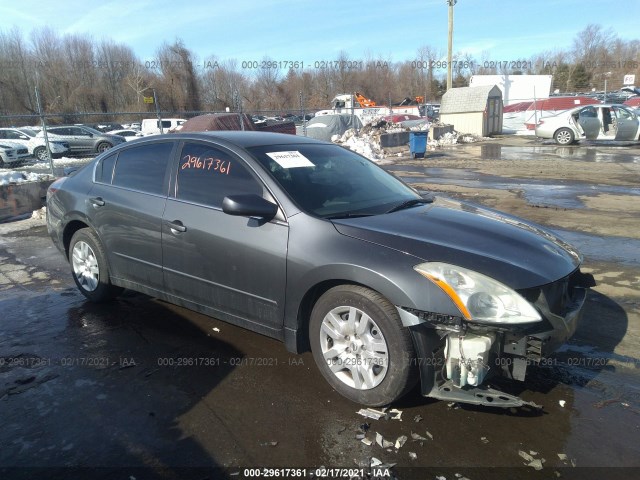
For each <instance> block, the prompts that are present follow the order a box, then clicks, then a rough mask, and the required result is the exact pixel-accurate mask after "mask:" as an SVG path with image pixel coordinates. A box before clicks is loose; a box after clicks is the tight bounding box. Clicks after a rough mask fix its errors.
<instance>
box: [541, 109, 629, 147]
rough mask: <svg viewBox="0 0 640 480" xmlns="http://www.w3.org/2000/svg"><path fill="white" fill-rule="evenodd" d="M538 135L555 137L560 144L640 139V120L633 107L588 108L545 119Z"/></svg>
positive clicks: (542, 120)
mask: <svg viewBox="0 0 640 480" xmlns="http://www.w3.org/2000/svg"><path fill="white" fill-rule="evenodd" d="M536 136H537V137H540V138H553V139H554V140H555V142H556V143H557V144H559V145H570V144H572V143H574V142H576V141H578V140H581V139H585V138H586V139H588V140H640V121H639V120H638V116H637V114H636V113H634V112H633V111H632V110H631V109H630V108H627V107H624V106H622V105H607V104H602V105H586V106H581V107H576V108H573V109H571V110H567V111H566V112H562V113H558V114H557V115H553V116H549V117H544V118H541V119H540V120H539V121H538V124H537V125H536Z"/></svg>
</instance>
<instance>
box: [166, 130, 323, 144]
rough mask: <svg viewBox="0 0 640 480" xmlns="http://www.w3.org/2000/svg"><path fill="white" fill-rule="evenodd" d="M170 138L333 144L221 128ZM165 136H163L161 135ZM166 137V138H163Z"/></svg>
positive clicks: (173, 135)
mask: <svg viewBox="0 0 640 480" xmlns="http://www.w3.org/2000/svg"><path fill="white" fill-rule="evenodd" d="M168 135H170V138H177V139H201V140H224V141H226V142H229V143H232V144H234V145H236V146H238V147H241V148H247V147H257V146H262V145H299V144H304V143H307V144H322V145H334V144H331V143H328V142H322V141H320V140H316V139H313V138H308V137H302V136H298V135H291V134H288V133H273V132H249V131H242V130H223V131H215V132H185V133H179V132H178V133H171V134H168ZM162 138H165V137H162ZM165 139H166V138H165Z"/></svg>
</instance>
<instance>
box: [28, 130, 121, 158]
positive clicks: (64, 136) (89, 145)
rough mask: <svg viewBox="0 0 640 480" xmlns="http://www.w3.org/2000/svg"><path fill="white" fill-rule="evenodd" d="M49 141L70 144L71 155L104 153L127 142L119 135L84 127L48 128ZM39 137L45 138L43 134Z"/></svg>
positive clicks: (40, 133)
mask: <svg viewBox="0 0 640 480" xmlns="http://www.w3.org/2000/svg"><path fill="white" fill-rule="evenodd" d="M47 135H48V136H49V140H53V141H63V142H65V143H68V144H69V150H70V153H102V152H104V151H105V150H108V149H109V148H111V147H115V146H116V145H120V144H121V143H124V142H126V141H127V139H126V138H124V137H121V136H119V135H110V134H108V133H102V132H100V131H98V130H95V129H93V128H91V127H86V126H84V125H69V126H56V127H49V128H47ZM38 137H40V138H42V137H44V133H43V132H39V133H38Z"/></svg>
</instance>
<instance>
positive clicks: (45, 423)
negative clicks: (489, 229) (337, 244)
mask: <svg viewBox="0 0 640 480" xmlns="http://www.w3.org/2000/svg"><path fill="white" fill-rule="evenodd" d="M499 146H500V145H499ZM500 147H501V148H500V149H499V155H500V159H496V158H493V159H492V158H488V157H487V158H481V157H482V146H479V145H477V146H475V145H474V146H470V147H464V148H459V149H455V148H454V149H451V150H447V151H443V152H437V153H439V154H440V153H441V157H436V158H440V160H435V159H425V160H424V161H423V163H424V164H423V165H416V164H415V161H409V160H407V159H399V160H398V161H395V162H394V165H391V166H389V167H388V168H389V169H390V170H393V171H395V172H410V173H411V176H410V178H408V179H409V180H411V181H412V182H414V183H416V184H421V183H425V182H426V183H429V184H438V182H440V185H442V186H443V188H448V187H447V185H449V184H448V183H446V182H452V185H453V184H456V185H459V184H462V182H481V189H482V190H483V191H484V190H500V189H501V188H502V187H501V186H500V185H505V187H504V188H505V189H506V190H507V191H506V192H504V193H505V194H508V193H510V190H512V189H514V188H516V189H517V190H520V189H525V190H526V189H527V188H528V189H529V192H535V188H536V187H537V186H539V185H547V184H548V185H547V186H548V187H550V186H553V185H558V184H561V183H562V184H563V185H564V186H566V187H567V188H568V189H569V190H567V191H570V192H571V193H570V194H566V195H564V196H554V194H553V189H551V188H549V190H548V191H549V192H551V193H550V194H549V196H548V197H547V196H545V195H544V188H547V187H544V188H543V187H539V191H540V192H542V193H540V195H539V198H538V197H536V196H535V195H534V196H531V195H532V194H530V195H529V196H527V195H526V194H524V196H523V197H519V198H518V199H516V200H518V201H524V202H526V203H529V204H532V203H535V204H538V203H539V202H542V201H549V202H552V203H553V202H556V205H555V206H556V207H560V206H559V205H557V201H558V200H557V199H558V198H564V199H565V200H564V201H566V202H568V203H564V204H563V205H562V206H561V208H558V209H555V208H548V209H535V210H534V209H531V212H535V213H536V214H537V215H542V214H544V215H547V216H548V222H546V221H544V220H545V218H547V217H540V218H537V219H536V220H537V221H540V222H541V223H548V224H549V225H552V226H555V227H556V228H557V229H558V230H561V232H560V233H561V234H563V235H564V236H566V237H567V238H568V239H569V240H570V241H572V242H574V243H575V244H577V245H578V246H579V247H580V248H581V249H582V250H583V253H584V254H585V257H586V258H585V266H586V268H587V269H588V270H589V271H591V272H592V273H593V274H594V275H595V277H596V279H597V280H598V283H599V285H598V287H596V288H595V289H593V290H592V291H591V292H590V294H589V297H588V300H587V302H588V304H587V307H586V309H585V315H584V318H583V321H582V323H581V325H580V327H579V329H578V331H577V333H576V336H575V337H574V338H573V339H572V341H571V342H570V343H569V344H568V345H566V346H565V347H564V348H563V349H562V350H561V351H560V352H559V353H558V354H557V355H556V356H555V357H554V358H553V359H552V360H550V361H549V362H546V363H545V364H543V365H541V366H539V367H536V368H533V369H532V370H531V372H530V373H528V378H527V382H525V383H519V382H504V383H501V384H499V385H498V387H499V388H502V389H504V390H505V391H508V392H509V393H513V394H516V395H521V396H522V397H523V398H524V399H525V400H528V401H533V402H535V403H538V404H542V405H543V406H544V410H543V411H542V412H537V411H530V410H526V409H508V410H502V409H491V408H484V407H473V406H459V405H456V404H448V403H445V402H439V401H434V400H427V399H424V398H422V397H421V396H420V395H419V392H418V390H417V389H414V391H413V392H411V393H410V394H409V395H408V396H407V397H406V398H404V399H402V400H401V401H400V402H398V403H397V404H395V405H393V406H392V407H393V408H397V409H399V410H401V411H402V416H401V420H393V419H380V420H371V419H366V418H364V417H362V416H360V415H358V414H357V413H356V412H357V411H358V410H359V409H360V406H358V405H356V404H354V403H352V402H350V401H348V400H346V399H344V398H343V397H341V396H339V395H338V394H337V393H335V392H334V391H333V390H332V389H331V388H330V387H329V386H328V385H327V383H326V382H325V381H324V380H323V379H322V377H321V376H320V373H319V372H318V371H317V369H316V367H315V365H314V363H313V359H312V357H311V355H310V354H309V353H305V354H303V355H293V354H289V353H287V352H286V350H285V348H284V346H283V345H282V344H280V343H279V342H277V341H275V340H271V339H269V338H266V337H263V336H260V335H258V334H255V333H251V332H248V331H246V330H242V329H240V328H237V327H234V326H231V325H228V324H225V323H223V322H221V321H218V320H215V319H212V318H209V317H205V316H203V315H199V314H196V313H193V312H190V311H188V310H185V309H183V308H179V307H176V306H173V305H170V304H167V303H164V302H161V301H158V300H155V299H152V298H149V297H146V296H144V295H139V294H134V293H126V294H125V295H123V296H122V297H120V298H119V299H118V300H117V301H114V302H112V303H109V304H103V305H94V304H90V303H88V302H86V301H85V300H84V297H82V296H81V295H80V294H79V293H78V292H77V290H76V289H75V286H74V284H73V281H72V280H71V276H70V274H69V267H68V265H67V264H66V263H65V261H64V259H63V257H62V256H61V255H60V254H59V252H58V251H57V250H55V249H54V248H53V246H52V245H51V243H50V240H49V239H48V237H47V233H46V228H45V227H44V226H43V224H42V222H41V221H40V222H38V221H33V220H31V221H28V222H22V223H23V224H24V225H23V226H24V227H32V228H28V229H27V228H25V229H21V230H19V229H18V228H23V227H21V226H19V225H18V224H20V223H21V222H16V225H15V226H10V225H0V427H1V428H0V445H2V449H0V478H3V479H4V478H123V479H130V478H136V479H146V478H167V479H173V478H176V479H181V478H198V479H204V478H225V477H226V478H256V477H264V476H268V475H267V474H269V473H272V474H273V473H279V474H278V475H272V476H275V477H284V476H285V475H284V474H283V472H273V471H260V472H256V471H250V470H245V467H246V468H250V467H255V468H272V467H280V468H309V470H307V471H306V472H305V473H306V476H307V477H310V476H311V474H312V473H314V474H317V475H315V476H316V477H319V478H327V477H332V478H348V475H346V474H348V473H362V472H360V471H356V472H354V471H351V472H349V471H342V472H335V471H334V472H327V471H326V470H324V471H323V470H318V471H317V472H316V471H315V468H316V467H347V468H351V469H356V468H358V467H357V465H358V464H359V463H362V462H366V461H368V459H370V458H371V457H375V458H377V459H379V460H380V461H381V462H383V463H385V464H396V465H395V467H394V468H392V469H391V474H392V475H391V476H395V477H397V478H401V479H402V478H423V479H434V478H439V477H444V478H446V479H450V480H451V479H456V478H462V477H466V478H468V479H470V480H476V479H484V478H545V479H549V478H607V479H608V478H629V479H636V478H639V477H638V475H639V474H640V455H638V452H639V451H640V447H639V446H638V445H639V444H640V442H639V441H640V376H639V375H640V354H639V353H638V352H640V348H639V347H640V296H639V294H638V291H639V290H640V288H639V287H640V268H639V263H640V259H639V258H638V257H639V252H640V248H638V245H639V242H640V240H638V239H637V238H635V237H633V236H632V235H631V234H630V235H629V236H606V235H604V236H603V235H594V234H592V233H589V231H586V230H579V229H562V228H558V227H557V224H558V223H559V222H558V220H557V219H556V217H562V216H566V215H567V212H569V211H573V210H581V211H583V213H584V214H587V215H588V214H591V209H592V208H593V205H592V204H590V203H586V204H585V203H584V202H583V201H582V200H581V199H582V198H583V197H584V196H588V195H590V191H589V184H590V183H591V184H592V185H594V186H597V187H599V188H605V187H606V188H607V189H609V188H619V190H616V191H615V192H614V191H607V192H606V193H608V194H615V195H623V196H624V198H627V197H633V198H635V196H637V195H638V190H637V189H638V185H639V184H638V183H635V184H634V182H635V181H636V180H635V178H636V177H634V176H633V175H637V174H638V172H639V170H638V169H640V164H638V162H635V161H628V159H629V157H630V156H631V157H632V156H633V155H632V154H631V153H630V152H633V151H634V150H633V149H632V148H629V149H624V148H622V149H619V150H620V156H621V163H623V164H625V165H626V166H631V167H632V168H635V169H636V170H632V171H631V173H630V175H631V176H629V177H628V178H629V181H628V183H627V184H624V182H622V181H620V179H618V178H613V177H614V176H615V175H617V173H616V172H615V171H614V173H615V175H614V174H612V178H613V179H612V180H611V181H607V175H608V174H607V171H606V170H605V171H603V172H601V176H602V183H600V184H597V183H596V182H592V181H577V182H572V181H571V180H568V179H564V178H558V179H556V180H557V181H552V180H549V179H548V178H545V179H541V180H540V181H536V180H534V179H532V178H531V177H529V178H524V180H525V181H521V180H518V179H517V178H516V177H514V176H513V175H510V176H508V177H507V176H501V170H503V169H502V167H501V164H496V165H494V166H493V167H491V168H492V169H493V170H494V172H493V173H487V172H480V173H478V172H479V170H480V169H481V168H489V167H488V166H487V165H488V164H491V162H492V160H502V161H508V162H510V163H513V162H517V161H518V160H517V158H521V157H517V155H516V156H514V157H513V158H511V157H509V155H511V153H512V152H511V153H509V151H510V150H509V149H510V148H520V149H522V150H523V151H526V148H527V145H524V146H520V147H518V146H511V147H510V146H500ZM491 148H492V149H493V152H494V153H492V155H494V156H495V155H496V153H495V151H497V150H496V149H495V148H494V147H493V146H491ZM529 148H547V147H546V146H544V145H543V146H537V145H534V146H529ZM548 148H549V149H554V148H556V147H553V146H549V147H548ZM588 148H590V147H587V148H586V149H587V150H588ZM476 150H477V152H476ZM485 151H487V149H485ZM616 151H618V149H616ZM636 152H637V150H636ZM521 154H522V152H520V155H521ZM528 154H531V155H532V157H531V158H532V159H533V158H534V157H536V158H537V157H543V158H539V159H538V160H539V162H547V163H549V164H553V162H554V161H558V160H557V159H556V160H554V159H553V158H549V157H548V156H550V155H552V154H544V153H541V152H537V153H536V152H534V153H530V152H529V153H528ZM609 154H612V155H615V153H611V152H609V153H607V154H606V155H609ZM485 155H489V154H488V153H485ZM505 156H507V157H508V158H505ZM469 158H471V159H474V161H475V160H477V163H474V164H473V165H471V167H472V168H470V167H469V165H465V166H461V167H460V168H456V165H455V164H453V163H447V162H448V161H449V160H450V161H451V162H456V161H461V160H462V159H469ZM577 161H578V162H579V161H582V160H577ZM438 162H440V164H437V165H433V163H438ZM605 163H606V164H611V165H612V168H613V165H615V164H616V162H615V161H614V160H607V161H605ZM636 165H638V166H637V167H636ZM494 167H495V168H494ZM536 168H537V167H536ZM532 171H533V170H532ZM426 178H428V181H427V180H425V179H426ZM561 181H562V182H561ZM509 185H511V186H509ZM514 185H515V187H514ZM463 186H464V184H463ZM469 187H470V188H475V184H469ZM465 192H466V191H465ZM449 194H451V195H452V196H456V195H458V196H460V198H466V196H465V195H466V193H464V192H463V194H462V195H459V192H456V191H455V190H452V191H451V192H449ZM487 198H488V197H487ZM549 199H550V200H549ZM478 200H479V201H483V200H484V197H482V196H481V197H478ZM570 200H571V201H575V202H574V203H571V202H570ZM501 201H504V198H502V197H501ZM514 202H515V200H514ZM504 205H505V206H506V207H507V210H508V209H509V205H511V204H509V203H505V204H504ZM514 205H516V204H515V203H514ZM489 206H495V205H494V204H491V203H489ZM518 208H520V207H518ZM621 210H622V209H621ZM593 218H596V219H597V218H599V217H593ZM609 218H610V222H612V223H615V221H616V218H617V214H616V213H615V212H613V213H611V214H610V217H609ZM633 218H634V217H633V215H632V216H631V221H633ZM595 221H596V220H594V222H595ZM636 221H637V222H638V223H639V224H640V219H636ZM631 225H632V226H633V225H634V224H633V223H631ZM367 425H368V427H367ZM364 430H366V431H367V438H369V439H371V440H374V444H373V445H371V446H367V445H365V444H364V443H362V442H361V441H360V440H359V439H357V438H356V435H357V434H359V433H362V432H363V431H364ZM376 433H379V434H381V435H382V437H383V438H384V439H385V440H388V441H391V442H394V443H395V442H396V440H397V439H398V438H399V437H401V436H403V435H404V436H407V441H406V443H405V444H404V445H403V446H402V447H401V448H399V449H396V448H395V446H394V447H390V448H386V449H385V448H381V447H380V446H378V445H376V444H375V437H376V435H375V434H376ZM412 433H413V434H414V436H416V435H419V436H420V437H422V438H423V439H419V438H420V437H417V436H416V438H418V440H414V438H412ZM520 452H522V453H525V454H526V455H529V456H530V457H531V458H533V459H534V460H535V459H539V460H540V461H541V462H540V465H541V466H542V467H543V468H542V470H540V471H537V470H535V469H534V468H533V467H527V466H524V464H526V463H530V460H526V461H525V460H524V458H523V456H522V453H520ZM542 460H544V461H542ZM285 473H287V472H285ZM288 473H289V474H288V475H287V476H289V477H291V476H293V474H292V472H288ZM298 473H300V472H298ZM328 473H331V474H330V475H326V476H324V477H323V474H328ZM374 473H375V472H374ZM377 473H381V472H377ZM297 476H298V477H301V475H297ZM380 478H390V476H380Z"/></svg>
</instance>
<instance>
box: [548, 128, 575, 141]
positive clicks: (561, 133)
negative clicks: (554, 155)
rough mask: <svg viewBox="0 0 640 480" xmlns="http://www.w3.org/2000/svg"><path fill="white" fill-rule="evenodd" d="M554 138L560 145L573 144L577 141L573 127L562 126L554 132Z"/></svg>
mask: <svg viewBox="0 0 640 480" xmlns="http://www.w3.org/2000/svg"><path fill="white" fill-rule="evenodd" d="M553 139H554V140H555V141H556V143H557V144H558V145H571V144H572V143H573V142H575V136H574V134H573V132H572V131H571V129H569V128H561V129H559V130H557V131H556V133H554V134H553Z"/></svg>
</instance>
